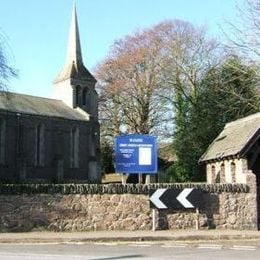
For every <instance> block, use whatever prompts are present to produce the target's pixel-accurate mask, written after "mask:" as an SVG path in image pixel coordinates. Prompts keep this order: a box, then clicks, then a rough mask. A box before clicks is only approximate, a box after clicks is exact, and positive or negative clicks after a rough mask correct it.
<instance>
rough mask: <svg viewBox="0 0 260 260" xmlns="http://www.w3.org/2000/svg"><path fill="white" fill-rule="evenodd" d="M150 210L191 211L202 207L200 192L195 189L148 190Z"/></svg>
mask: <svg viewBox="0 0 260 260" xmlns="http://www.w3.org/2000/svg"><path fill="white" fill-rule="evenodd" d="M149 194H150V208H157V209H193V208H201V206H202V191H201V190H198V189H195V188H185V189H183V190H177V189H157V190H150V193H149Z"/></svg>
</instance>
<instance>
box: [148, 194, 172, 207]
mask: <svg viewBox="0 0 260 260" xmlns="http://www.w3.org/2000/svg"><path fill="white" fill-rule="evenodd" d="M166 190H167V189H158V190H156V191H155V192H154V193H153V194H152V196H151V197H150V201H151V202H152V203H153V204H154V205H155V207H156V208H157V209H167V208H168V207H167V206H166V205H165V204H164V203H163V202H162V201H161V200H160V197H161V196H162V195H163V194H164V192H165V191H166Z"/></svg>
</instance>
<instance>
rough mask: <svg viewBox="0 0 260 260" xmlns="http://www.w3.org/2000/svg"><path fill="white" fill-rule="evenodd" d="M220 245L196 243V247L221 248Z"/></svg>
mask: <svg viewBox="0 0 260 260" xmlns="http://www.w3.org/2000/svg"><path fill="white" fill-rule="evenodd" d="M222 247H223V246H222V245H214V244H200V245H198V247H197V248H198V249H222Z"/></svg>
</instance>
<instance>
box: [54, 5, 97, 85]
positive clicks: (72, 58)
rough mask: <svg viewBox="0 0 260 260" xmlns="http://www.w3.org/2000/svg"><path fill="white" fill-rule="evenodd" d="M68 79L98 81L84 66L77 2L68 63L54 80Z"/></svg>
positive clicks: (71, 27)
mask: <svg viewBox="0 0 260 260" xmlns="http://www.w3.org/2000/svg"><path fill="white" fill-rule="evenodd" d="M67 79H71V80H73V79H74V80H88V81H95V82H96V79H95V78H94V77H93V76H92V75H91V73H90V72H89V71H88V70H87V69H86V67H85V66H84V64H83V59H82V53H81V45H80V36H79V27H78V18H77V10H76V4H75V2H74V5H73V10H72V18H71V25H70V33H69V40H68V49H67V59H66V63H65V65H64V67H63V69H62V71H61V72H60V73H59V75H58V76H57V78H56V79H55V80H54V83H57V82H60V81H64V80H67Z"/></svg>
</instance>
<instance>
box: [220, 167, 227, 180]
mask: <svg viewBox="0 0 260 260" xmlns="http://www.w3.org/2000/svg"><path fill="white" fill-rule="evenodd" d="M220 182H221V183H225V182H226V177H225V164H224V163H222V164H221V165H220Z"/></svg>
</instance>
